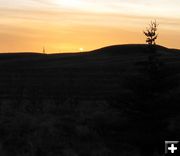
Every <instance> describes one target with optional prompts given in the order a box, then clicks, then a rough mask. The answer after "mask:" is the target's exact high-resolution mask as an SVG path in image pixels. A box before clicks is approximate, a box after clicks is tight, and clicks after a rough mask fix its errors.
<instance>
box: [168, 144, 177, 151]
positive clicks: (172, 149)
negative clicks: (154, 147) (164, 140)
mask: <svg viewBox="0 0 180 156" xmlns="http://www.w3.org/2000/svg"><path fill="white" fill-rule="evenodd" d="M168 150H170V151H171V153H174V151H175V150H177V147H174V144H171V147H168Z"/></svg>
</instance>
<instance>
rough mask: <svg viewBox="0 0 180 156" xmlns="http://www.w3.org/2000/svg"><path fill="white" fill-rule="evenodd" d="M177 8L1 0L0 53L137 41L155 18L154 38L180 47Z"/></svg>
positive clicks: (145, 2) (141, 0)
mask: <svg viewBox="0 0 180 156" xmlns="http://www.w3.org/2000/svg"><path fill="white" fill-rule="evenodd" d="M179 8H180V1H179V0H171V1H169V0H156V1H155V0H136V1H135V0H111V1H109V0H16V1H12V0H1V1H0V14H1V20H0V52H29V51H32V52H41V51H42V47H43V46H45V47H46V51H47V52H49V53H53V52H77V51H84V49H85V50H87V51H88V50H93V49H96V48H100V47H103V46H107V45H115V44H128V43H131V44H132V43H140V44H141V43H145V37H144V35H143V33H142V31H143V29H145V28H146V26H147V25H148V24H149V22H150V21H151V20H154V19H156V20H157V22H158V23H159V29H158V33H159V38H158V40H157V43H158V44H161V45H163V46H166V47H169V48H179V49H180V9H179ZM82 46H83V48H82V49H81V48H79V47H82Z"/></svg>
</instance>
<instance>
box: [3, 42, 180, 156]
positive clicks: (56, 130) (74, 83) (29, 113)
mask: <svg viewBox="0 0 180 156" xmlns="http://www.w3.org/2000/svg"><path fill="white" fill-rule="evenodd" d="M153 55H154V54H152V53H151V52H150V51H149V47H148V46H147V45H124V46H111V47H106V48H102V49H98V50H95V51H91V52H87V53H76V54H51V55H50V54H49V55H45V54H38V53H21V54H20V53H19V54H17V53H16V54H1V55H0V156H139V155H141V156H151V155H152V156H160V155H163V154H164V141H165V140H180V139H179V138H180V113H179V111H180V86H179V80H180V79H179V77H180V51H179V50H175V49H167V48H165V47H161V46H157V47H156V54H155V55H156V56H155V58H156V59H154V60H155V61H154V60H153V61H151V56H153Z"/></svg>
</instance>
